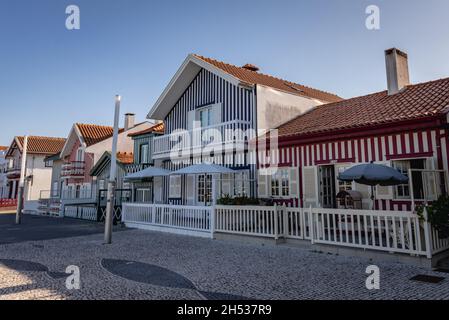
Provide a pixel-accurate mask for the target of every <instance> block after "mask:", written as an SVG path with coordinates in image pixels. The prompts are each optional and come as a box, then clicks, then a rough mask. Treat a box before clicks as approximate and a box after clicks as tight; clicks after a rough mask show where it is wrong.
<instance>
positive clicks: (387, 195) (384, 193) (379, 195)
mask: <svg viewBox="0 0 449 320" xmlns="http://www.w3.org/2000/svg"><path fill="white" fill-rule="evenodd" d="M376 199H381V200H387V199H393V187H382V186H376Z"/></svg>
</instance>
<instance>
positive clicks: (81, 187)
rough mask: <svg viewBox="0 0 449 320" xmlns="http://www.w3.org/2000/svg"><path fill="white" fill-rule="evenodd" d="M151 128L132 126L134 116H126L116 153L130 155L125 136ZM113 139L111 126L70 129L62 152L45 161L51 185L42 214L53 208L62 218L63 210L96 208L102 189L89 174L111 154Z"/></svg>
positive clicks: (144, 125) (143, 123)
mask: <svg viewBox="0 0 449 320" xmlns="http://www.w3.org/2000/svg"><path fill="white" fill-rule="evenodd" d="M150 126H151V124H150V123H148V122H142V123H138V124H135V119H134V114H131V113H128V114H126V115H125V119H124V127H123V128H122V129H120V130H119V135H118V146H117V149H118V151H119V152H120V153H122V154H125V153H126V154H132V152H133V141H132V139H131V138H130V137H128V135H129V134H131V133H133V132H137V131H142V130H145V129H148V128H149V127H150ZM112 135H113V127H110V126H100V125H92V124H81V123H76V124H74V125H73V126H72V129H71V130H70V133H69V135H68V137H67V140H66V143H65V144H64V146H63V148H62V150H61V152H60V153H59V154H58V155H52V157H49V159H48V160H51V161H52V163H53V171H52V175H51V181H52V185H51V188H48V189H46V191H45V192H44V195H43V197H42V198H41V203H42V213H43V214H49V213H50V212H55V211H56V209H55V208H56V207H59V208H60V210H59V215H60V216H62V215H64V212H65V208H66V206H75V207H76V206H77V205H83V206H84V205H87V206H92V207H93V206H96V204H97V200H98V199H97V198H98V191H99V189H103V188H105V187H104V185H98V184H97V176H93V175H91V172H92V169H93V168H94V167H95V165H96V164H97V162H98V161H99V160H101V159H102V157H103V156H104V154H105V152H109V153H110V152H111V150H112ZM100 182H102V183H103V184H104V181H100ZM50 203H51V204H50ZM58 203H59V205H58Z"/></svg>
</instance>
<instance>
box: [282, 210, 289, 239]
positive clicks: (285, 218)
mask: <svg viewBox="0 0 449 320" xmlns="http://www.w3.org/2000/svg"><path fill="white" fill-rule="evenodd" d="M282 223H283V224H282V229H283V230H282V236H283V237H284V239H286V238H287V237H288V235H289V234H290V232H289V231H290V230H289V229H288V211H287V207H286V206H282Z"/></svg>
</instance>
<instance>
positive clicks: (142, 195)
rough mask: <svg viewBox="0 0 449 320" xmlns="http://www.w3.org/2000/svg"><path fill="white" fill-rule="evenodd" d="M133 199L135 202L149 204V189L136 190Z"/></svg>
mask: <svg viewBox="0 0 449 320" xmlns="http://www.w3.org/2000/svg"><path fill="white" fill-rule="evenodd" d="M135 197H136V202H143V203H149V202H151V189H150V188H137V189H136V196H135Z"/></svg>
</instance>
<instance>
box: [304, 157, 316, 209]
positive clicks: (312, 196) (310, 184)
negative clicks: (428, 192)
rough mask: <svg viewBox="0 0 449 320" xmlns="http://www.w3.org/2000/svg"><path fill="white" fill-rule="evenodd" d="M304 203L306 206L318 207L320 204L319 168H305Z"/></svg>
mask: <svg viewBox="0 0 449 320" xmlns="http://www.w3.org/2000/svg"><path fill="white" fill-rule="evenodd" d="M303 173H304V179H303V182H304V186H303V190H304V201H305V204H306V206H308V205H312V206H314V205H316V204H317V203H318V189H317V179H318V173H317V167H315V166H314V167H304V169H303Z"/></svg>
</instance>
